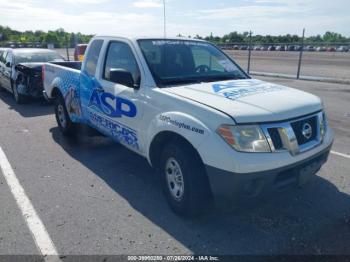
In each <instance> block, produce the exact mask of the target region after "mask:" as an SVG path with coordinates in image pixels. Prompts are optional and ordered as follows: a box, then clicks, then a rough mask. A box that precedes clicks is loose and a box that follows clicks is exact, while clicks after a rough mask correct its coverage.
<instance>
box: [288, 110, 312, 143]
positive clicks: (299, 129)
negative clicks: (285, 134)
mask: <svg viewBox="0 0 350 262" xmlns="http://www.w3.org/2000/svg"><path fill="white" fill-rule="evenodd" d="M305 124H309V125H310V126H311V136H310V137H309V138H307V137H305V136H304V135H303V126H304V125H305ZM291 126H292V128H293V131H294V134H295V136H296V138H297V141H298V144H299V145H304V144H306V143H308V142H310V141H313V140H315V139H316V137H317V116H313V117H310V118H307V119H303V120H300V121H296V122H292V123H291Z"/></svg>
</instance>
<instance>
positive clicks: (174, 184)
mask: <svg viewBox="0 0 350 262" xmlns="http://www.w3.org/2000/svg"><path fill="white" fill-rule="evenodd" d="M165 174H166V178H167V184H168V189H169V192H170V194H171V196H172V197H173V198H174V199H175V200H176V201H180V200H181V199H182V197H183V195H184V178H183V174H182V171H181V167H180V165H179V163H178V162H177V161H176V159H175V158H172V157H171V158H169V159H168V161H167V162H166V164H165Z"/></svg>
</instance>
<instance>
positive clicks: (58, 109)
mask: <svg viewBox="0 0 350 262" xmlns="http://www.w3.org/2000/svg"><path fill="white" fill-rule="evenodd" d="M55 116H56V121H57V125H58V127H59V129H60V130H61V132H62V134H63V135H65V136H73V135H74V134H75V132H76V126H75V124H74V123H73V122H72V121H71V120H70V117H69V115H68V112H67V108H66V103H65V101H64V99H63V97H62V95H58V97H57V98H56V100H55Z"/></svg>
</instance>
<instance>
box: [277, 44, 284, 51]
mask: <svg viewBox="0 0 350 262" xmlns="http://www.w3.org/2000/svg"><path fill="white" fill-rule="evenodd" d="M276 51H286V46H284V45H279V46H277V47H276Z"/></svg>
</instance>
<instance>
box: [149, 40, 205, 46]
mask: <svg viewBox="0 0 350 262" xmlns="http://www.w3.org/2000/svg"><path fill="white" fill-rule="evenodd" d="M152 44H153V45H155V46H162V45H187V46H204V47H208V46H209V44H207V43H205V42H198V41H184V40H174V41H172V40H155V41H152Z"/></svg>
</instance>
